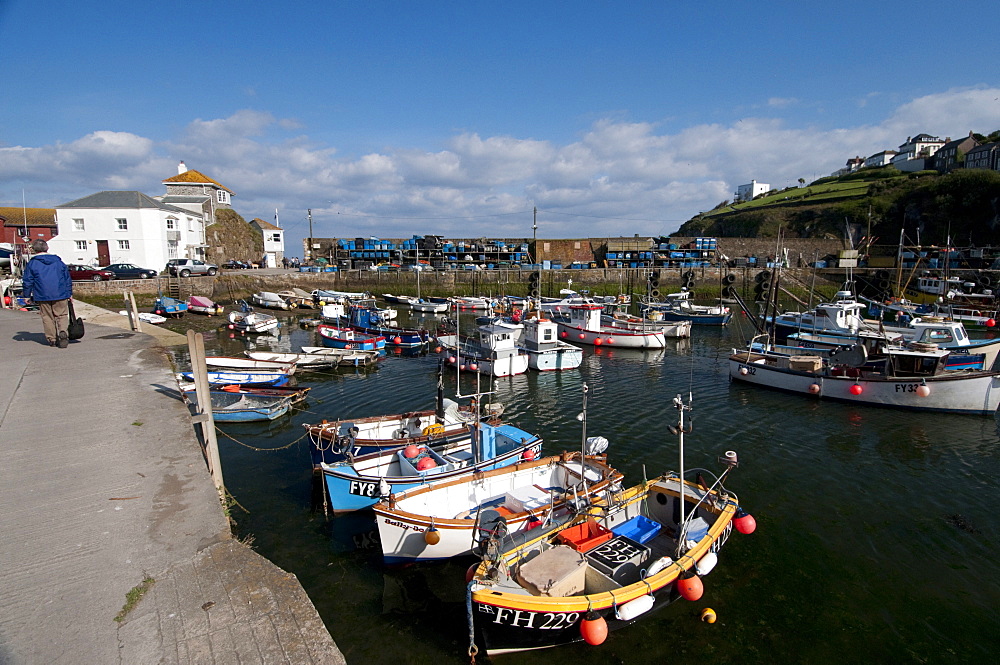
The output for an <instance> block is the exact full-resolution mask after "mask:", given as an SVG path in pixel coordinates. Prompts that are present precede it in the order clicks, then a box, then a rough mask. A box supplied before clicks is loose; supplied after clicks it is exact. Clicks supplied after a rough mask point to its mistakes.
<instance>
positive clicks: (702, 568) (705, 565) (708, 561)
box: [694, 552, 719, 577]
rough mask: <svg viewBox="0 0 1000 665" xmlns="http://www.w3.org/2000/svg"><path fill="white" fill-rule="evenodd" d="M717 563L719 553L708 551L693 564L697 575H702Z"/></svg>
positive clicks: (710, 570)
mask: <svg viewBox="0 0 1000 665" xmlns="http://www.w3.org/2000/svg"><path fill="white" fill-rule="evenodd" d="M718 563H719V555H718V554H716V553H715V552H708V553H707V554H706V555H705V556H703V557H701V560H700V561H699V562H698V563H696V564H695V565H694V567H695V570H697V571H698V575H700V576H701V577H704V576H705V575H708V574H709V573H710V572H712V569H713V568H715V566H716V565H717V564H718Z"/></svg>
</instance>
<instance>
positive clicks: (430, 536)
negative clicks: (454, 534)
mask: <svg viewBox="0 0 1000 665" xmlns="http://www.w3.org/2000/svg"><path fill="white" fill-rule="evenodd" d="M424 542H425V543H427V544H428V545H437V544H438V543H440V542H441V532H440V531H438V530H437V529H435V528H434V526H433V525H432V526H431V527H430V528H429V529H427V531H424Z"/></svg>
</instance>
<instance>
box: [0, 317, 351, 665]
mask: <svg viewBox="0 0 1000 665" xmlns="http://www.w3.org/2000/svg"><path fill="white" fill-rule="evenodd" d="M78 313H80V314H82V315H83V316H85V317H86V320H87V323H86V334H85V336H84V338H83V339H82V340H80V341H78V342H71V343H70V345H69V347H68V348H66V349H59V348H57V347H50V346H48V344H47V343H46V341H45V338H44V335H43V334H42V326H41V321H40V320H39V318H38V314H37V313H34V312H21V311H15V310H7V309H0V340H2V341H0V345H2V352H0V442H2V445H0V473H2V477H3V482H2V483H0V505H2V506H3V509H2V510H0V532H2V533H3V544H2V545H0V606H2V607H3V611H2V612H0V663H4V664H5V665H7V664H11V665H17V664H20V663H74V664H76V663H129V664H130V665H134V664H137V663H138V664H143V663H178V664H187V663H191V664H194V663H197V664H199V665H201V664H205V663H264V662H267V663H288V664H290V665H292V664H294V665H299V664H312V663H317V664H318V663H344V662H345V660H344V657H343V655H342V654H341V652H340V651H339V649H338V648H337V646H336V644H335V643H334V641H333V639H332V638H331V637H330V634H329V631H328V630H327V629H326V627H325V626H324V624H323V621H322V620H321V619H320V617H319V615H318V614H317V612H316V609H315V607H314V606H313V603H312V601H311V600H310V599H309V597H308V596H307V595H306V593H305V591H304V590H303V588H302V586H301V584H300V583H299V581H298V579H297V578H296V577H295V576H294V575H292V574H290V573H288V572H285V571H284V570H281V569H280V568H278V567H277V566H275V565H274V564H272V563H271V562H270V561H268V560H267V559H265V558H263V557H261V556H260V555H258V554H257V553H256V552H254V551H253V549H251V548H250V547H248V546H247V545H246V544H244V543H241V542H239V541H238V540H235V539H234V538H233V537H232V535H231V531H230V524H229V521H228V518H227V516H226V514H225V511H224V509H223V506H222V503H221V502H220V497H219V494H218V492H217V490H216V489H215V487H214V485H213V482H212V480H211V478H210V476H209V473H208V470H207V468H206V463H205V459H204V457H203V454H202V448H201V444H200V443H199V440H198V438H197V437H196V435H195V430H194V428H193V426H192V422H191V417H190V415H189V412H188V410H187V408H186V407H185V406H184V404H183V403H182V402H181V401H180V399H179V396H177V394H176V390H175V388H176V383H175V380H174V377H173V372H172V369H171V367H170V364H169V362H168V360H167V357H166V354H165V353H164V350H163V348H162V346H160V345H161V344H162V343H164V342H163V341H161V340H159V339H158V338H157V337H153V336H150V335H147V334H143V333H135V332H132V331H130V330H127V329H124V328H123V327H113V326H109V325H102V324H99V323H96V320H97V317H92V316H90V315H89V314H87V313H85V312H78ZM119 318H121V319H122V320H124V319H125V317H119ZM164 332H166V331H164ZM170 342H171V340H166V341H165V343H170Z"/></svg>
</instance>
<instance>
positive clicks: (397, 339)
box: [392, 336, 403, 344]
mask: <svg viewBox="0 0 1000 665" xmlns="http://www.w3.org/2000/svg"><path fill="white" fill-rule="evenodd" d="M392 343H393V344H402V343H403V338H402V337H399V336H396V337H393V338H392Z"/></svg>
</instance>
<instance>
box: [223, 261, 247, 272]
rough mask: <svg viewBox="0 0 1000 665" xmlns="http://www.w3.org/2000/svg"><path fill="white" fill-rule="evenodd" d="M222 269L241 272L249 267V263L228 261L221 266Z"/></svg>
mask: <svg viewBox="0 0 1000 665" xmlns="http://www.w3.org/2000/svg"><path fill="white" fill-rule="evenodd" d="M222 267H223V268H225V269H226V270H243V269H246V268H249V267H250V262H249V261H238V260H236V259H229V260H228V261H226V262H225V263H223V264H222Z"/></svg>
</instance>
